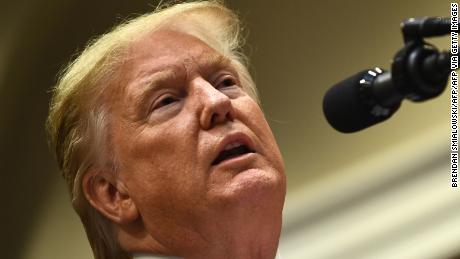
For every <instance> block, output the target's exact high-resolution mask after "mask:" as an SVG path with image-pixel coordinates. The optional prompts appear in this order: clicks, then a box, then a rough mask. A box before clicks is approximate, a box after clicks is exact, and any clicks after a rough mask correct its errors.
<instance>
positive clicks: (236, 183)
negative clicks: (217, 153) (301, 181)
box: [219, 168, 286, 206]
mask: <svg viewBox="0 0 460 259" xmlns="http://www.w3.org/2000/svg"><path fill="white" fill-rule="evenodd" d="M283 175H284V174H281V173H280V172H278V171H275V170H273V169H271V170H263V169H259V168H253V169H247V170H244V171H242V172H240V173H238V174H236V175H234V176H233V178H232V179H231V180H230V182H229V183H227V184H226V185H225V186H224V188H223V189H222V190H221V191H222V192H221V193H220V194H219V200H221V201H225V202H226V203H238V204H244V203H247V204H248V205H252V206H253V205H260V204H261V203H267V202H268V203H280V204H283V203H284V196H285V193H286V187H285V186H286V183H285V179H284V177H283Z"/></svg>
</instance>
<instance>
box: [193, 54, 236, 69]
mask: <svg viewBox="0 0 460 259" xmlns="http://www.w3.org/2000/svg"><path fill="white" fill-rule="evenodd" d="M201 58H202V60H199V64H200V69H201V70H205V71H209V70H212V72H214V71H217V70H220V69H224V68H230V69H232V70H234V68H233V66H232V65H231V64H232V60H231V59H230V58H228V57H226V56H224V55H203V56H201Z"/></svg>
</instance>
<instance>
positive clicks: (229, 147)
mask: <svg viewBox="0 0 460 259" xmlns="http://www.w3.org/2000/svg"><path fill="white" fill-rule="evenodd" d="M241 145H243V144H242V143H240V142H234V143H230V144H228V145H226V146H225V148H224V150H229V149H232V148H236V147H239V146H241Z"/></svg>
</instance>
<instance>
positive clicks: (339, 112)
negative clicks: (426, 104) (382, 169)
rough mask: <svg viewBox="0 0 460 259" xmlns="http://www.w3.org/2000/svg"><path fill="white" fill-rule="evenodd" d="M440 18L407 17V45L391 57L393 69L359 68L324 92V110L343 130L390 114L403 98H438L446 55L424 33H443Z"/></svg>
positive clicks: (445, 75)
mask: <svg viewBox="0 0 460 259" xmlns="http://www.w3.org/2000/svg"><path fill="white" fill-rule="evenodd" d="M447 25H448V22H447V20H446V19H443V18H420V19H408V20H406V21H405V22H404V23H403V24H402V31H403V35H404V39H405V46H404V47H403V48H402V49H401V50H400V51H399V52H398V53H397V54H396V55H395V57H394V59H393V63H392V67H391V72H385V71H383V70H382V69H380V68H375V69H369V70H364V71H361V72H359V73H357V74H355V75H353V76H351V77H349V78H347V79H345V80H343V81H342V82H339V83H337V84H336V85H334V86H333V87H332V88H331V89H329V90H328V91H327V93H326V94H325V96H324V99H323V112H324V115H325V117H326V119H327V121H328V122H329V124H330V125H331V126H332V127H333V128H335V129H336V130H338V131H340V132H342V133H351V132H356V131H359V130H362V129H365V128H367V127H369V126H372V125H375V124H377V123H380V122H383V121H385V120H386V119H388V118H390V117H391V116H392V115H393V114H394V113H395V112H396V111H397V110H398V109H399V107H400V105H401V102H402V100H403V99H409V100H411V101H415V102H420V101H424V100H428V99H431V98H433V97H436V96H438V95H439V94H441V93H442V91H443V90H444V89H445V87H446V84H447V80H448V77H449V73H450V57H451V55H450V53H449V52H439V51H438V50H437V49H436V48H434V47H433V46H432V45H430V44H428V43H426V42H424V41H423V37H431V36H439V35H444V34H447V33H448V31H449V30H450V28H447V27H448V26H447Z"/></svg>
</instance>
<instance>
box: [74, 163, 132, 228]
mask: <svg viewBox="0 0 460 259" xmlns="http://www.w3.org/2000/svg"><path fill="white" fill-rule="evenodd" d="M82 190H83V193H84V195H85V197H86V199H87V200H88V201H89V203H90V204H91V205H92V206H93V207H94V208H95V209H97V210H98V211H99V212H100V213H102V214H103V215H104V216H105V217H107V218H108V219H110V220H111V221H113V222H115V223H118V224H129V223H132V222H133V221H135V220H136V219H137V218H138V217H139V212H138V210H137V207H136V205H135V204H134V202H133V200H132V199H131V197H130V196H129V193H128V192H127V188H126V186H125V185H124V183H123V182H122V181H121V180H120V179H116V177H115V176H114V174H113V173H112V172H102V171H98V170H90V171H89V172H87V173H86V174H85V175H84V176H83V179H82Z"/></svg>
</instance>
